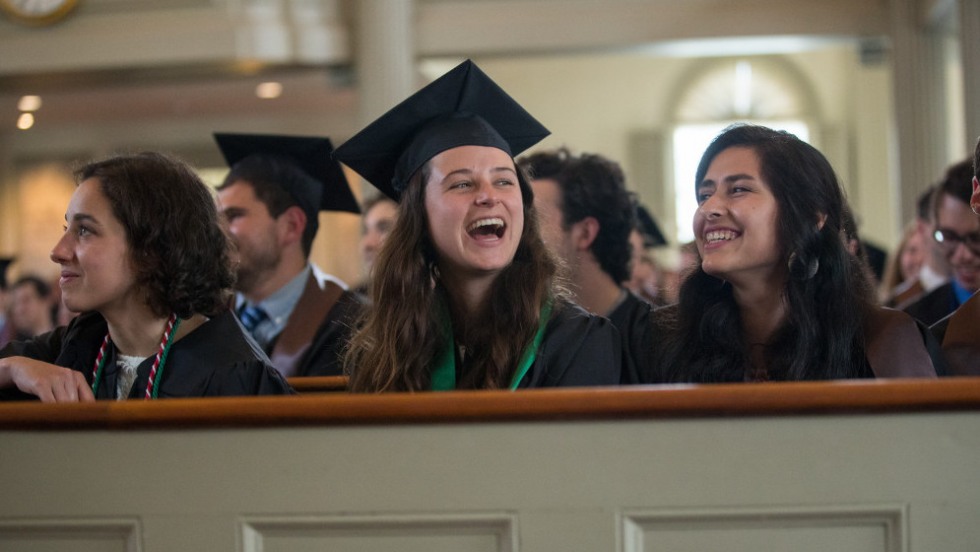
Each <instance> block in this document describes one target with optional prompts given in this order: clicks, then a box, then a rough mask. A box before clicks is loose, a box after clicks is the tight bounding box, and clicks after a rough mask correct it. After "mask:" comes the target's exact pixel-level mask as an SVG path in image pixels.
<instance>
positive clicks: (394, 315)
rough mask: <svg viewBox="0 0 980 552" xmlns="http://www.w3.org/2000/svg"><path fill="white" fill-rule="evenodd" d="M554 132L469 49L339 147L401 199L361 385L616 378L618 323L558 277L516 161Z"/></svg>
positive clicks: (374, 289) (358, 342)
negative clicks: (567, 292) (591, 309)
mask: <svg viewBox="0 0 980 552" xmlns="http://www.w3.org/2000/svg"><path fill="white" fill-rule="evenodd" d="M547 133H548V132H547V130H546V129H544V127H542V126H541V125H540V124H539V123H538V122H537V121H535V120H534V119H533V118H532V117H531V116H530V115H529V114H527V112H526V111H524V110H523V108H521V107H520V106H519V105H518V104H517V103H516V102H514V101H513V99H511V98H510V97H509V96H508V95H507V94H506V93H505V92H504V91H503V90H501V89H500V88H499V87H497V86H496V84H494V83H493V81H491V80H490V79H489V78H488V77H487V76H486V75H485V74H483V73H482V72H481V71H480V70H479V69H478V68H477V67H476V66H475V65H473V64H472V63H471V62H465V63H463V64H462V65H460V66H458V67H457V68H456V69H454V70H453V71H451V72H449V73H447V74H446V75H444V76H443V77H441V78H440V79H438V80H437V81H435V82H433V83H432V84H430V85H429V86H427V87H426V88H424V89H423V90H421V91H419V92H418V93H416V94H415V95H414V96H412V97H410V98H409V99H407V100H406V101H404V102H402V104H399V105H398V106H396V107H395V108H394V109H392V110H391V111H390V112H388V113H387V114H386V115H384V116H382V117H381V118H380V119H378V120H377V121H375V122H374V123H372V124H371V125H370V126H368V127H367V128H365V129H364V130H363V131H361V132H360V133H359V134H358V135H356V136H355V137H353V138H351V139H350V140H349V141H348V142H347V143H345V144H344V145H342V146H340V147H339V148H337V150H336V151H335V152H334V155H335V157H336V158H337V159H338V160H340V161H341V162H344V163H346V164H347V165H349V166H350V167H351V168H353V169H354V170H356V171H358V172H359V173H360V174H361V175H362V176H364V177H365V178H366V179H367V180H369V181H370V182H371V183H372V184H374V185H375V186H377V187H378V188H379V189H381V190H382V191H383V192H384V193H385V194H387V195H388V196H389V197H392V198H393V199H395V200H397V201H398V202H399V206H398V219H397V222H396V223H395V225H394V228H393V229H392V230H391V233H390V234H389V235H388V238H387V240H386V241H385V243H384V246H383V247H382V249H381V252H380V254H379V255H378V259H377V264H376V265H375V268H374V278H373V280H372V283H371V295H372V297H373V299H374V308H373V309H372V310H371V312H370V313H369V315H368V316H367V318H366V320H365V321H364V325H363V327H362V329H361V330H360V331H359V332H358V333H357V334H356V335H355V336H354V338H353V339H352V341H351V343H350V347H349V350H348V352H347V356H346V358H345V368H346V369H347V370H348V372H349V373H350V374H351V382H350V387H351V389H352V390H353V391H367V392H380V391H425V390H444V389H493V388H512V389H516V388H520V387H541V386H564V385H611V384H617V383H619V382H620V378H621V377H622V375H621V374H622V368H621V363H622V360H621V359H622V356H621V348H622V346H621V344H620V340H619V334H618V333H617V332H616V330H615V328H614V327H613V326H612V325H611V324H610V323H609V322H608V321H606V320H604V319H601V318H597V317H594V316H591V315H589V314H587V313H586V312H585V311H583V310H581V309H580V308H578V307H575V306H573V305H571V304H570V303H568V302H567V301H566V300H565V299H564V298H563V295H562V294H561V292H559V291H558V290H557V288H556V286H555V285H554V281H555V274H556V264H555V261H554V260H553V259H552V258H551V257H550V256H549V254H548V252H547V250H546V249H545V247H544V244H543V242H542V241H541V237H540V236H539V233H538V223H537V218H536V215H535V211H534V207H533V195H532V193H531V188H530V186H529V185H528V180H527V178H526V176H525V175H523V174H521V172H520V171H519V169H518V168H517V167H516V165H515V163H514V156H515V155H517V154H518V153H520V152H521V151H523V150H524V149H525V148H527V147H530V146H531V145H533V144H534V143H535V142H537V141H539V140H540V139H541V138H543V137H544V136H546V135H547Z"/></svg>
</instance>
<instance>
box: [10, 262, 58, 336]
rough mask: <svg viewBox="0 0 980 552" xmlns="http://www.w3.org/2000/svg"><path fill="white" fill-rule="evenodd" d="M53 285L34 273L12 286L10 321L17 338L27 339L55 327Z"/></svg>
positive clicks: (18, 280) (21, 278) (23, 277)
mask: <svg viewBox="0 0 980 552" xmlns="http://www.w3.org/2000/svg"><path fill="white" fill-rule="evenodd" d="M51 308H52V294H51V286H49V285H48V284H47V282H45V281H44V280H42V279H41V278H39V277H38V276H34V275H27V276H21V277H20V278H18V279H17V281H16V282H14V285H12V286H10V323H11V325H12V326H13V328H14V335H15V339H17V340H25V339H30V338H32V337H34V336H36V335H41V334H43V333H45V332H50V331H51V330H53V329H54V319H53V317H52V315H51Z"/></svg>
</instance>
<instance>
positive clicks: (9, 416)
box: [0, 378, 980, 430]
mask: <svg viewBox="0 0 980 552" xmlns="http://www.w3.org/2000/svg"><path fill="white" fill-rule="evenodd" d="M951 410H980V378H947V379H941V380H930V381H925V380H888V381H885V380H866V381H846V382H794V383H766V384H734V385H700V386H694V385H678V386H636V387H621V388H575V389H540V390H527V391H518V392H509V391H457V392H441V393H415V394H412V393H392V394H386V395H353V394H348V393H328V394H307V395H303V394H300V395H298V396H288V397H278V396H277V397H229V398H213V399H168V400H159V401H151V402H144V401H123V402H115V401H102V402H97V403H88V404H39V403H6V404H0V429H13V430H18V429H66V428H78V429H128V428H133V429H137V428H157V427H158V428H171V427H181V428H195V427H200V428H208V427H264V426H297V425H357V424H407V423H460V422H493V421H522V420H527V421H532V420H574V419H583V420H585V419H620V418H622V419H635V418H677V417H720V416H781V415H792V414H810V415H820V414H862V413H888V412H909V411H951Z"/></svg>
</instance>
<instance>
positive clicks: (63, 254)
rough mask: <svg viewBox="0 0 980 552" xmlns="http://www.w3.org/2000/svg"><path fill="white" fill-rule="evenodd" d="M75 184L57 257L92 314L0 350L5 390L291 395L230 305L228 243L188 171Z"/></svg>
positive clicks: (150, 162) (99, 166) (138, 157)
mask: <svg viewBox="0 0 980 552" xmlns="http://www.w3.org/2000/svg"><path fill="white" fill-rule="evenodd" d="M75 177H76V180H77V182H78V187H77V188H76V190H75V193H74V194H73V195H72V198H71V201H70V203H69V205H68V210H67V213H66V214H65V220H66V223H67V225H66V227H65V233H64V235H63V236H62V238H61V239H60V240H59V241H58V243H57V244H56V245H55V247H54V249H53V250H52V252H51V260H52V261H54V262H56V263H58V264H59V265H60V266H61V279H60V281H59V284H60V286H61V292H62V299H63V301H64V303H65V305H66V306H67V307H68V308H69V309H70V310H72V311H75V312H81V313H83V314H81V315H80V316H79V317H77V318H75V319H74V320H73V321H72V322H71V323H69V324H68V326H66V327H61V328H57V329H56V330H54V331H53V332H50V333H47V334H43V335H40V336H38V337H36V338H34V339H32V340H29V341H22V342H14V343H11V344H9V345H8V346H7V347H5V348H4V349H3V350H2V351H0V389H8V390H12V388H14V387H16V388H17V390H19V391H20V392H21V393H24V394H27V395H33V396H36V397H38V398H40V399H41V400H42V401H45V402H69V401H90V400H93V399H112V398H116V399H125V398H147V399H149V398H157V397H160V398H163V397H193V396H214V395H250V394H276V393H289V392H291V390H290V388H289V386H288V384H286V382H285V381H284V380H283V379H282V377H280V376H279V374H278V373H277V372H276V371H275V369H273V368H272V367H271V366H270V365H269V363H268V359H267V358H266V357H265V355H263V354H262V353H261V352H259V351H258V350H257V349H256V347H255V345H254V344H253V343H252V342H251V341H250V340H248V339H247V338H246V337H245V336H244V334H243V331H242V329H241V326H240V325H239V324H238V322H237V321H236V320H235V318H234V315H233V314H232V313H231V312H230V311H229V309H228V307H227V305H228V304H229V298H230V288H231V286H232V284H233V283H234V274H233V272H232V269H231V263H230V260H229V259H230V257H229V246H228V240H227V237H226V235H225V234H224V232H223V231H222V229H221V227H220V225H219V219H218V215H217V211H216V208H215V204H214V200H213V198H212V197H211V195H210V193H209V191H208V189H207V187H206V186H205V185H204V183H202V182H201V180H200V179H199V178H198V177H197V176H196V175H195V174H194V173H193V171H191V169H190V168H189V167H187V166H186V165H184V164H183V163H181V162H179V161H176V160H174V159H171V158H169V157H166V156H164V155H161V154H157V153H139V154H134V155H123V156H118V157H112V158H109V159H107V160H104V161H99V162H95V163H90V164H88V165H86V166H84V167H82V168H81V169H79V170H78V171H76V173H75ZM5 394H10V391H7V392H6V393H5Z"/></svg>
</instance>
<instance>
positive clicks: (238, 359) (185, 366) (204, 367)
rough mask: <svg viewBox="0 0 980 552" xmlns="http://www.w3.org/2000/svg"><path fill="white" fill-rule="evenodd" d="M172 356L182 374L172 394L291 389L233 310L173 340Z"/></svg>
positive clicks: (259, 393)
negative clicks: (249, 335)
mask: <svg viewBox="0 0 980 552" xmlns="http://www.w3.org/2000/svg"><path fill="white" fill-rule="evenodd" d="M170 355H171V358H172V359H173V360H172V362H173V365H172V366H173V370H175V371H178V372H179V373H180V377H179V378H176V380H179V382H180V383H179V384H177V385H178V389H171V393H172V394H173V396H187V397H192V396H234V395H266V394H284V393H291V392H292V390H291V389H290V387H289V385H288V384H287V383H286V381H285V379H284V378H283V377H282V376H281V375H280V374H279V372H278V371H277V370H276V369H275V368H274V367H273V366H272V363H271V362H270V361H269V358H268V356H266V354H265V353H264V352H263V351H262V350H261V349H260V348H259V346H258V345H257V344H256V343H255V341H253V340H252V339H251V338H249V337H248V336H247V334H246V333H245V331H244V329H243V328H242V327H241V324H240V323H239V322H238V320H237V318H235V315H234V314H232V313H231V311H225V312H222V313H221V314H219V315H217V316H215V317H212V318H210V319H209V320H207V321H206V322H204V323H203V324H201V325H200V326H198V327H197V328H195V329H194V330H193V331H191V332H190V333H188V334H187V335H186V336H184V338H183V339H181V340H180V341H177V342H176V343H174V346H173V349H172V350H171V352H170ZM169 362H170V361H168V364H169ZM174 383H176V381H175V382H174Z"/></svg>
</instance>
